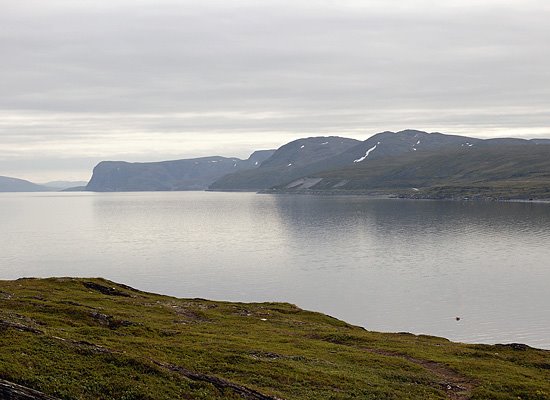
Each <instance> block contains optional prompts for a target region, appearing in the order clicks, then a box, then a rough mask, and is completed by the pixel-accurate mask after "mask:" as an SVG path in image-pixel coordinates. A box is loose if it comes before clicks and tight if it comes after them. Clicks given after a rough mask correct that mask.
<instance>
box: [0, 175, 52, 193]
mask: <svg viewBox="0 0 550 400" xmlns="http://www.w3.org/2000/svg"><path fill="white" fill-rule="evenodd" d="M53 190H54V189H52V188H48V187H45V186H41V185H37V184H35V183H32V182H29V181H25V180H23V179H17V178H9V177H7V176H0V192H48V191H53Z"/></svg>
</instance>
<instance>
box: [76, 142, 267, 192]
mask: <svg viewBox="0 0 550 400" xmlns="http://www.w3.org/2000/svg"><path fill="white" fill-rule="evenodd" d="M272 154H273V150H262V151H257V152H254V153H253V154H252V155H251V156H250V157H249V158H248V159H247V160H240V159H238V158H227V157H217V156H215V157H202V158H193V159H185V160H175V161H161V162H150V163H128V162H124V161H103V162H101V163H99V164H98V165H97V166H96V167H95V168H94V172H93V175H92V179H91V180H90V182H89V183H88V185H87V187H86V190H88V191H94V192H125V191H170V190H203V189H206V188H207V187H208V186H209V185H210V184H211V183H212V182H214V181H215V180H216V179H218V178H220V177H222V176H224V175H227V174H229V173H231V172H234V171H239V170H245V169H252V168H257V167H258V166H259V165H260V164H261V163H262V162H263V161H264V160H265V159H267V158H268V157H270V156H271V155H272Z"/></svg>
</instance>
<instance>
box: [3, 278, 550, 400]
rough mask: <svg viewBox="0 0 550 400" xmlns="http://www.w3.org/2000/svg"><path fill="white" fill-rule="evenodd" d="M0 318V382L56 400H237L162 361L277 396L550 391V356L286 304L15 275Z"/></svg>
mask: <svg viewBox="0 0 550 400" xmlns="http://www.w3.org/2000/svg"><path fill="white" fill-rule="evenodd" d="M90 282H91V283H92V284H90ZM106 288H114V289H111V290H107V289H106ZM264 320H265V321H264ZM0 321H1V322H0V346H1V347H0V349H1V350H0V379H5V380H8V381H11V382H15V383H19V384H22V385H24V386H28V387H30V388H33V389H37V390H40V391H42V392H45V393H47V394H50V395H53V396H56V397H58V398H61V399H97V398H101V399H117V400H120V399H175V398H182V399H221V398H225V399H232V398H234V399H239V398H243V397H240V396H239V395H238V394H237V393H236V392H235V390H234V389H231V388H228V387H226V388H223V387H221V386H219V385H214V384H212V383H209V382H208V381H205V380H204V379H203V380H200V379H199V380H197V379H189V377H188V376H187V377H186V376H184V375H182V374H180V373H178V372H177V371H173V370H171V369H169V368H166V365H171V366H178V367H180V368H183V369H185V370H186V371H188V372H191V373H192V374H195V375H197V376H208V377H209V378H212V377H215V378H220V379H222V380H223V382H226V383H227V382H230V383H233V384H235V385H239V386H244V387H246V388H248V389H250V390H255V391H257V392H260V393H262V394H264V395H266V396H273V397H278V398H283V399H396V400H397V399H428V400H429V399H445V398H454V399H465V398H472V399H510V400H511V399H514V400H517V399H524V400H527V399H531V400H534V399H538V400H541V399H549V398H550V352H548V351H543V350H536V349H531V348H523V347H521V348H519V349H514V348H512V347H510V346H488V345H465V344H458V343H452V342H449V341H447V340H446V339H442V338H435V337H428V336H414V335H411V334H382V333H376V332H368V331H365V330H364V329H362V328H359V327H355V326H351V325H348V324H346V323H345V322H342V321H339V320H336V319H334V318H331V317H328V316H326V315H323V314H319V313H313V312H308V311H303V310H301V309H299V308H297V307H296V306H293V305H291V304H282V303H253V304H244V303H226V302H212V301H207V300H200V299H176V298H173V297H167V296H161V295H156V294H150V293H144V292H140V291H136V290H133V289H130V288H127V287H125V286H121V285H118V284H115V283H113V282H109V281H106V280H102V279H72V278H51V279H22V280H17V281H0ZM163 365H164V366H163ZM201 374H202V375H201ZM448 384H450V386H451V387H452V386H453V385H456V386H462V387H463V389H459V388H455V390H450V391H448V390H446V386H447V385H448ZM453 396H454V397H453ZM245 398H246V396H245Z"/></svg>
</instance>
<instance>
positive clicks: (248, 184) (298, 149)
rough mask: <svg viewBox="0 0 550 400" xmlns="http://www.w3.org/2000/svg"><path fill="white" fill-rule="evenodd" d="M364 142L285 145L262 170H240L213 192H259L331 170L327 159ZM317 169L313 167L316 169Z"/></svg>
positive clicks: (314, 140) (302, 141)
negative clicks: (298, 178) (328, 167)
mask: <svg viewBox="0 0 550 400" xmlns="http://www.w3.org/2000/svg"><path fill="white" fill-rule="evenodd" d="M358 143H360V142H359V141H358V140H355V139H347V138H342V137H338V136H330V137H310V138H304V139H298V140H294V141H292V142H290V143H287V144H285V145H284V146H281V147H280V148H279V149H277V150H276V151H275V153H273V155H272V156H271V157H270V158H268V159H266V160H265V161H264V162H263V163H262V164H261V165H260V167H259V168H257V169H255V170H250V171H240V172H236V173H233V174H229V175H227V176H224V177H222V178H221V179H219V180H217V181H216V182H214V183H213V184H212V185H211V186H210V189H211V190H259V189H266V188H269V187H272V186H275V185H279V184H281V183H284V182H288V181H289V180H292V179H295V178H297V177H300V176H304V175H307V174H310V173H314V172H319V171H321V170H324V169H327V164H325V163H324V160H327V159H329V158H331V157H334V156H335V155H337V154H340V153H342V152H343V151H346V150H347V149H349V148H351V147H353V146H354V145H356V144H358ZM312 166H313V168H312Z"/></svg>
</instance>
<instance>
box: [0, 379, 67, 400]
mask: <svg viewBox="0 0 550 400" xmlns="http://www.w3.org/2000/svg"><path fill="white" fill-rule="evenodd" d="M0 399H4V400H57V399H56V398H54V397H50V396H47V395H45V394H44V393H41V392H38V391H36V390H32V389H29V388H27V387H25V386H21V385H17V384H15V383H12V382H8V381H5V380H3V379H0Z"/></svg>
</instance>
